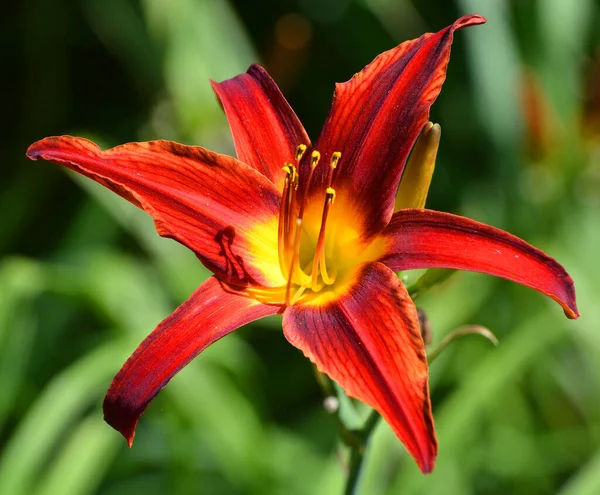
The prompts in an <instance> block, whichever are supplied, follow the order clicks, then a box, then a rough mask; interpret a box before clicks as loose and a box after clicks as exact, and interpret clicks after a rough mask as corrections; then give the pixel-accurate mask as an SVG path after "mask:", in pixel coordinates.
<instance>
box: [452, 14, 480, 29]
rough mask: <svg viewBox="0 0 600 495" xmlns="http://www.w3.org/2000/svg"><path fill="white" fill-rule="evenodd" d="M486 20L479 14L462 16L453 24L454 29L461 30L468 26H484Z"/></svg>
mask: <svg viewBox="0 0 600 495" xmlns="http://www.w3.org/2000/svg"><path fill="white" fill-rule="evenodd" d="M486 22H487V19H486V18H485V17H483V16H482V15H479V14H470V15H463V16H462V17H461V18H460V19H457V20H456V21H455V22H454V29H462V28H465V27H468V26H477V25H479V24H485V23H486Z"/></svg>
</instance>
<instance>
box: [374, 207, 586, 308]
mask: <svg viewBox="0 0 600 495" xmlns="http://www.w3.org/2000/svg"><path fill="white" fill-rule="evenodd" d="M382 235H383V237H384V238H387V239H386V243H387V254H385V255H384V256H383V257H382V258H381V259H380V261H381V262H382V263H385V264H386V265H387V266H389V267H390V268H391V269H392V270H394V271H400V270H411V269H414V268H455V269H459V270H470V271H474V272H483V273H488V274H490V275H496V276H498V277H502V278H506V279H508V280H512V281H513V282H518V283H520V284H523V285H526V286H528V287H531V288H533V289H536V290H538V291H540V292H542V293H543V294H546V295H547V296H549V297H551V298H552V299H554V300H555V301H556V302H558V303H559V304H560V305H561V306H562V307H563V308H564V310H565V314H566V315H567V316H568V317H569V318H577V317H578V316H579V313H578V312H577V304H576V302H575V287H574V286H573V280H572V279H571V277H570V276H569V274H568V273H567V272H566V271H565V269H564V268H563V267H562V266H561V265H560V264H559V263H557V262H556V261H555V260H554V259H553V258H550V256H548V255H546V254H545V253H543V252H542V251H540V250H539V249H537V248H535V247H533V246H531V245H530V244H527V243H526V242H525V241H523V240H522V239H519V238H518V237H515V236H514V235H512V234H509V233H508V232H505V231H503V230H500V229H496V228H494V227H490V226H489V225H485V224H483V223H479V222H476V221H475V220H470V219H468V218H464V217H459V216H457V215H451V214H449V213H442V212H439V211H432V210H400V211H397V212H396V213H394V216H393V217H392V220H391V222H390V223H389V224H388V226H387V227H386V228H385V230H384V231H383V233H382Z"/></svg>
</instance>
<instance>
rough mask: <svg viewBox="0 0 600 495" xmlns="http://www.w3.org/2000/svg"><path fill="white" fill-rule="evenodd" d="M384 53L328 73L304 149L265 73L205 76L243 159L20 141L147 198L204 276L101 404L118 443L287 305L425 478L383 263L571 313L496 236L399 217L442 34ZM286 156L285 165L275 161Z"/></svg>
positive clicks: (516, 248) (178, 148)
mask: <svg viewBox="0 0 600 495" xmlns="http://www.w3.org/2000/svg"><path fill="white" fill-rule="evenodd" d="M483 22H485V19H484V18H483V17H481V16H479V15H472V16H465V17H462V18H461V19H459V20H457V21H456V22H455V23H454V24H452V25H451V26H449V27H447V28H445V29H443V30H441V31H440V32H438V33H434V34H425V35H423V36H421V37H420V38H418V39H416V40H412V41H408V42H405V43H402V44H401V45H399V46H398V47H396V48H394V49H392V50H390V51H388V52H385V53H383V54H381V55H379V56H378V57H377V58H376V59H375V60H374V61H373V62H372V63H371V64H370V65H368V66H367V67H365V68H364V69H363V70H362V72H360V73H358V74H357V75H355V76H354V77H353V78H352V79H351V80H350V81H348V82H346V83H343V84H338V85H336V90H335V95H334V99H333V105H332V108H331V110H330V113H329V116H328V117H327V120H326V122H325V125H324V128H323V130H322V133H321V135H320V137H319V139H318V141H317V142H316V144H315V145H314V146H313V145H311V143H310V141H309V139H308V136H307V134H306V132H305V131H304V128H303V127H302V125H301V123H300V122H299V121H298V119H297V117H296V115H295V114H294V112H293V111H292V109H291V108H290V107H289V105H288V103H287V102H286V100H285V99H284V97H283V96H282V94H281V92H280V91H279V89H278V88H277V86H276V85H275V83H274V82H273V80H272V79H271V78H270V77H269V75H268V74H267V73H266V72H265V71H264V70H263V69H262V68H260V67H258V66H256V65H254V66H252V67H250V69H249V70H248V72H247V73H245V74H241V75H239V76H237V77H235V78H233V79H230V80H227V81H224V82H222V83H213V87H214V90H215V92H216V94H217V96H218V98H219V100H220V102H221V104H222V105H223V108H224V110H225V113H226V114H227V118H228V120H229V124H230V126H231V130H232V133H233V139H234V143H235V147H236V152H237V156H238V159H237V160H236V159H234V158H230V157H228V156H223V155H219V154H217V153H213V152H211V151H208V150H206V149H204V148H200V147H195V146H184V145H181V144H177V143H173V142H168V141H153V142H148V143H130V144H125V145H122V146H118V147H116V148H113V149H110V150H107V151H102V150H101V149H99V148H98V147H97V146H96V145H95V144H93V143H92V142H90V141H87V140H85V139H82V138H75V137H69V136H62V137H49V138H46V139H43V140H41V141H38V142H37V143H34V144H33V145H32V146H31V147H30V148H29V150H28V151H27V156H28V157H29V158H31V159H38V158H43V159H45V160H49V161H53V162H56V163H59V164H61V165H64V166H66V167H68V168H70V169H72V170H75V171H77V172H79V173H81V174H83V175H86V176H88V177H90V178H92V179H94V180H95V181H97V182H99V183H101V184H103V185H104V186H106V187H108V188H110V189H112V190H113V191H115V192H116V193H117V194H119V195H121V196H122V197H124V198H125V199H127V200H129V201H131V202H132V203H133V204H135V205H137V206H139V207H140V208H143V209H144V210H145V211H146V212H148V213H149V214H150V215H152V217H153V218H154V221H155V224H156V228H157V230H158V233H159V234H160V235H162V236H165V237H170V238H173V239H175V240H177V241H178V242H180V243H182V244H184V245H185V246H187V247H189V248H190V249H192V250H193V251H194V252H195V253H196V255H197V256H198V258H199V259H200V261H202V263H204V265H205V266H207V267H208V268H209V269H210V270H211V271H212V272H213V273H214V276H213V277H211V278H210V279H208V280H207V281H206V282H205V283H204V284H202V285H201V286H200V287H199V288H198V289H197V290H196V292H194V294H193V295H192V296H191V297H190V299H188V301H186V302H185V303H183V305H181V306H180V307H179V308H178V309H177V310H176V311H175V312H174V313H173V314H172V315H171V316H169V317H168V318H167V319H166V320H164V321H163V322H162V323H161V324H160V325H159V326H158V327H157V328H156V329H155V330H154V331H153V332H152V333H151V334H150V336H149V337H147V338H146V340H144V342H142V344H141V345H140V346H139V347H138V349H137V350H136V351H135V352H134V354H133V355H132V356H131V357H130V358H129V360H128V361H127V362H126V363H125V365H124V366H123V368H122V369H121V371H119V373H118V374H117V376H116V377H115V379H114V381H113V383H112V385H111V386H110V389H109V390H108V393H107V395H106V398H105V401H104V414H105V419H106V421H107V422H108V423H109V424H110V425H112V426H113V427H114V428H116V429H117V430H119V431H120V432H121V433H122V434H123V435H124V436H125V438H126V439H127V440H128V443H129V445H130V446H131V444H132V441H133V436H134V432H135V428H136V424H137V422H138V419H139V418H140V416H141V415H142V413H143V412H144V410H145V409H146V407H147V406H148V404H149V403H150V401H151V400H152V399H153V398H154V397H155V396H156V394H158V392H159V391H160V390H161V389H162V388H163V387H164V386H165V385H166V384H167V383H168V381H169V380H170V379H171V378H172V377H173V376H174V375H175V374H176V373H177V372H178V371H179V370H180V369H181V368H183V367H184V366H185V365H186V364H187V363H188V362H189V361H190V360H191V359H193V358H194V357H195V356H196V355H198V353H200V352H201V351H202V350H203V349H204V348H206V347H207V346H209V345H210V344H212V343H213V342H215V341H216V340H218V339H220V338H221V337H223V336H224V335H226V334H227V333H229V332H231V331H233V330H235V329H236V328H239V327H240V326H241V325H244V324H245V323H248V322H250V321H253V320H256V319H257V318H261V317H263V316H267V315H272V314H282V315H283V331H284V334H285V336H286V338H287V339H288V340H289V341H290V342H291V343H292V344H293V345H294V346H296V347H298V348H299V349H301V350H302V351H303V352H304V354H305V355H306V356H307V357H308V358H309V359H310V360H311V361H313V362H314V363H315V364H316V365H317V367H318V368H319V370H321V371H323V372H324V373H326V374H328V375H329V376H330V377H331V378H332V379H334V380H336V381H337V382H338V383H339V384H340V385H341V386H342V387H343V388H344V389H345V390H346V392H347V393H348V394H349V395H350V396H353V397H356V398H358V399H360V400H362V401H364V402H365V403H367V404H368V405H370V406H372V407H374V408H375V409H376V410H378V411H379V412H380V413H381V414H382V416H383V417H384V418H385V419H386V421H387V422H388V423H389V424H390V426H391V427H392V429H393V430H394V431H395V433H396V434H397V435H398V437H399V438H400V440H401V441H402V442H403V443H404V445H405V446H406V448H407V450H408V451H409V452H410V454H411V455H412V456H413V457H414V458H415V460H416V461H417V463H418V465H419V467H420V468H421V470H422V471H423V472H429V471H431V469H432V468H433V463H434V460H435V457H436V453H437V443H436V438H435V432H434V427H433V420H432V415H431V404H430V399H429V390H428V382H427V359H426V355H425V349H424V344H423V340H422V338H421V335H420V332H419V325H418V318H417V311H416V309H415V306H414V304H413V302H412V301H411V299H410V297H409V295H408V293H407V291H406V289H405V288H404V286H403V285H402V283H401V282H400V281H399V279H398V277H397V276H396V274H395V273H394V272H395V271H399V270H405V269H412V268H428V267H445V268H457V269H463V270H472V271H478V272H485V273H490V274H493V275H497V276H500V277H504V278H507V279H510V280H514V281H516V282H519V283H521V284H524V285H527V286H529V287H532V288H534V289H537V290H538V291H540V292H542V293H544V294H546V295H548V296H550V297H552V298H553V299H555V300H556V301H557V302H558V303H560V304H561V305H562V306H563V308H564V310H565V312H566V314H567V316H569V317H571V318H575V317H577V316H578V313H577V308H576V304H575V293H574V288H573V282H572V280H571V278H570V277H569V275H568V274H567V273H566V272H565V270H564V269H563V268H562V267H561V266H560V265H559V264H558V263H557V262H556V261H554V260H553V259H552V258H550V257H548V256H547V255H545V254H544V253H542V252H541V251H539V250H538V249H536V248H534V247H532V246H530V245H529V244H527V243H526V242H524V241H522V240H521V239H518V238H516V237H514V236H512V235H510V234H508V233H506V232H503V231H501V230H498V229H495V228H493V227H489V226H486V225H483V224H481V223H478V222H475V221H473V220H469V219H467V218H462V217H458V216H455V215H450V214H447V213H439V212H435V211H429V210H423V209H402V210H399V211H396V212H394V203H395V196H396V191H397V190H398V184H399V181H400V178H401V175H402V171H403V168H404V164H405V162H406V160H407V156H408V154H409V152H410V150H411V148H412V146H413V144H414V142H415V140H416V138H417V136H418V135H419V132H420V131H421V129H422V128H423V127H424V125H425V123H426V122H427V119H428V114H429V107H430V106H431V104H432V103H433V101H434V100H435V99H436V97H437V95H438V94H439V92H440V89H441V86H442V83H443V80H444V78H445V73H446V67H447V64H448V60H449V55H450V45H451V43H452V38H453V33H454V31H455V30H457V29H460V28H463V27H466V26H471V25H475V24H481V23H483ZM282 166H283V171H282Z"/></svg>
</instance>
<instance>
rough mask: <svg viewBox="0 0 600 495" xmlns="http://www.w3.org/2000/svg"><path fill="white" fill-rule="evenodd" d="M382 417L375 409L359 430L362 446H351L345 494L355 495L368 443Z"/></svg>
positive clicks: (358, 434)
mask: <svg viewBox="0 0 600 495" xmlns="http://www.w3.org/2000/svg"><path fill="white" fill-rule="evenodd" d="M380 419H381V416H380V414H379V413H378V412H377V411H375V409H373V410H372V411H371V414H369V417H368V418H367V420H366V421H365V424H364V425H363V427H362V428H361V429H360V430H358V432H357V436H358V437H359V438H360V439H361V447H360V448H353V447H350V465H349V466H348V479H347V480H346V489H345V491H344V494H345V495H355V493H356V488H357V487H358V481H359V479H360V474H361V472H362V467H363V461H364V459H365V454H366V452H367V445H368V442H369V439H370V438H371V434H372V433H373V430H374V429H375V427H376V426H377V423H379V420H380Z"/></svg>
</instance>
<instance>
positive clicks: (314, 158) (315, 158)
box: [310, 150, 321, 168]
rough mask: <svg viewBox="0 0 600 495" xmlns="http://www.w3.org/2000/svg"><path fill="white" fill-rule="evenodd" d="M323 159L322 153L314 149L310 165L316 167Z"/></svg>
mask: <svg viewBox="0 0 600 495" xmlns="http://www.w3.org/2000/svg"><path fill="white" fill-rule="evenodd" d="M320 159H321V153H319V152H318V151H317V150H313V152H312V155H311V156H310V167H311V168H315V167H316V166H317V164H318V163H319V160H320Z"/></svg>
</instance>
